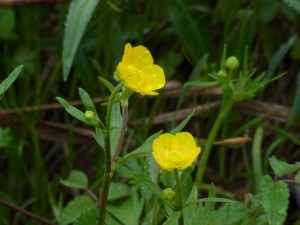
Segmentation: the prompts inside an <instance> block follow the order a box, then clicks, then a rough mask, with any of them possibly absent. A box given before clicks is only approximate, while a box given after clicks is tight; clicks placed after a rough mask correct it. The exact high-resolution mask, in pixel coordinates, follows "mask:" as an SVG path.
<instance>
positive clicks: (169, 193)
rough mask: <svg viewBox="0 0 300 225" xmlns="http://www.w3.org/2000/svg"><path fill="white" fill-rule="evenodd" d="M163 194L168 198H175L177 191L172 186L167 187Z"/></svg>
mask: <svg viewBox="0 0 300 225" xmlns="http://www.w3.org/2000/svg"><path fill="white" fill-rule="evenodd" d="M162 195H163V196H164V198H165V199H167V200H173V198H174V197H175V195H176V193H175V191H173V189H172V188H166V189H164V190H162Z"/></svg>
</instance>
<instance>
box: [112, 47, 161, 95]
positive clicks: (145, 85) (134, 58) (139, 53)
mask: <svg viewBox="0 0 300 225" xmlns="http://www.w3.org/2000/svg"><path fill="white" fill-rule="evenodd" d="M115 75H116V77H117V79H119V80H122V81H123V82H124V85H125V86H126V87H127V88H129V89H131V90H132V91H135V92H138V93H140V94H142V95H158V93H157V92H156V90H158V89H160V88H163V87H164V86H165V84H166V80H165V75H164V71H163V69H162V68H161V67H160V66H158V65H155V64H153V58H152V56H151V53H150V52H149V50H148V49H147V48H145V47H144V46H141V45H139V46H137V47H132V46H131V44H129V43H127V44H126V45H125V52H124V55H123V58H122V62H120V63H119V64H118V66H117V70H116V74H115Z"/></svg>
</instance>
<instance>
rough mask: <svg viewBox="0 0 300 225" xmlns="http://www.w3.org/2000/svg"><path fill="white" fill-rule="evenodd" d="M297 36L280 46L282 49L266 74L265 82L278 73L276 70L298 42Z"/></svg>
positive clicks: (273, 58)
mask: <svg viewBox="0 0 300 225" xmlns="http://www.w3.org/2000/svg"><path fill="white" fill-rule="evenodd" d="M296 38H297V37H296V35H294V36H292V37H290V38H289V39H288V41H287V42H286V43H284V44H283V45H281V46H280V48H279V49H278V50H277V52H276V53H275V54H274V55H273V57H272V59H271V62H270V65H269V68H268V70H267V72H266V76H265V80H269V79H271V78H272V77H273V76H274V74H275V71H276V68H277V67H278V65H279V64H280V63H281V61H282V60H283V59H284V57H285V56H286V54H287V53H288V51H289V49H290V48H291V47H292V45H293V44H294V42H295V41H296Z"/></svg>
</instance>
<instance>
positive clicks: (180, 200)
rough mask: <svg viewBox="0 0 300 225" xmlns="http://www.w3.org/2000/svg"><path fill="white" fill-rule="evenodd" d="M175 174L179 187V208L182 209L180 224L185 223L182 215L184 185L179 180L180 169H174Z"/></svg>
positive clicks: (177, 187) (177, 186)
mask: <svg viewBox="0 0 300 225" xmlns="http://www.w3.org/2000/svg"><path fill="white" fill-rule="evenodd" d="M174 174H175V181H176V189H177V208H178V209H179V210H180V212H181V213H180V217H179V221H178V225H183V224H184V223H183V215H182V210H183V195H182V187H181V183H180V180H179V175H178V170H177V169H175V171H174Z"/></svg>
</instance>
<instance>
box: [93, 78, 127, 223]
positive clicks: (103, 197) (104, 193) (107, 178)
mask: <svg viewBox="0 0 300 225" xmlns="http://www.w3.org/2000/svg"><path fill="white" fill-rule="evenodd" d="M122 87H123V84H122V83H119V84H118V85H117V86H116V87H115V89H114V90H113V92H112V93H111V96H110V98H109V101H108V106H107V112H106V113H107V114H106V125H105V130H104V131H103V135H104V151H105V171H104V178H103V184H102V189H101V192H100V197H99V199H100V200H99V211H98V212H99V214H98V222H97V225H104V223H105V216H106V206H107V198H108V192H109V187H110V183H111V179H112V175H113V173H112V166H111V165H112V164H111V145H110V130H111V127H110V124H111V114H112V106H113V104H114V102H115V99H116V96H117V94H118V93H119V91H120V90H121V88H122Z"/></svg>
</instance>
